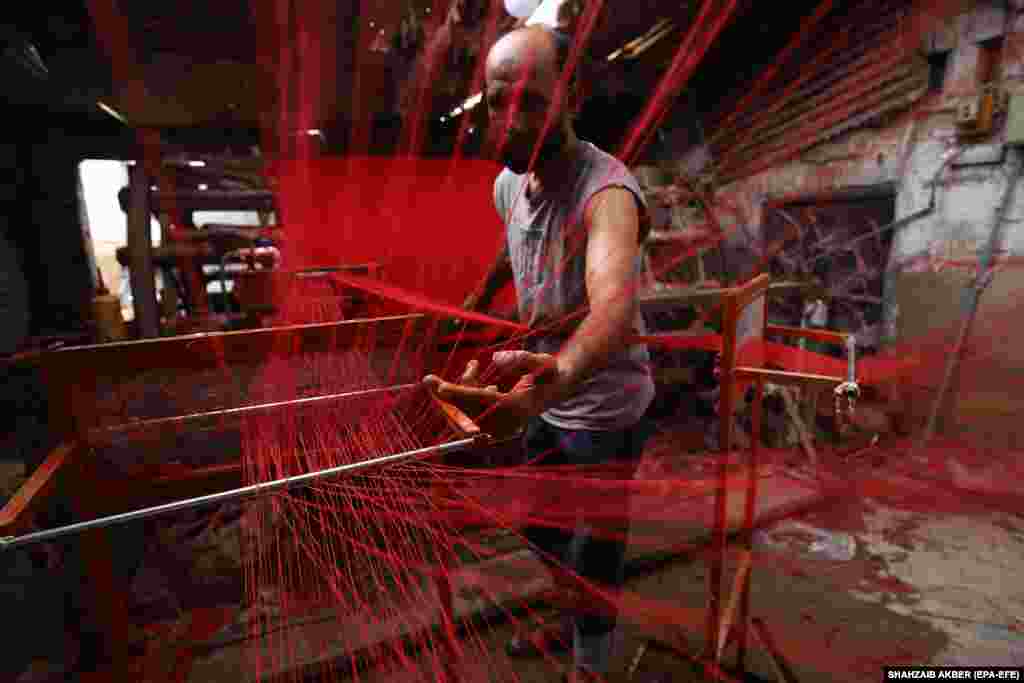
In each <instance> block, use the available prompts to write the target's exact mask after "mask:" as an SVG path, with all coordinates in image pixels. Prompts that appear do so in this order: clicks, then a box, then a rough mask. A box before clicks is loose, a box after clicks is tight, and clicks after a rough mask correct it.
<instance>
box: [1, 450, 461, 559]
mask: <svg viewBox="0 0 1024 683" xmlns="http://www.w3.org/2000/svg"><path fill="white" fill-rule="evenodd" d="M477 441H478V438H477V437H470V438H466V439H458V440H456V441H449V442H448V443H443V444H441V445H439V446H427V447H426V448H417V449H414V450H411V451H405V452H402V453H393V454H391V455H383V456H381V457H379V458H372V459H370V460H364V461H362V462H355V463H349V464H348V465H339V466H337V467H330V468H327V469H325V470H317V471H315V472H307V473H306V474H299V475H296V476H293V477H285V478H283V479H275V480H274V481H266V482H260V483H259V484H251V485H250V486H243V487H242V488H237V489H231V490H229V491H221V492H220V493H211V494H209V495H206V496H199V497H198V498H187V499H185V500H179V501H175V502H173V503H166V504H164V505H157V506H155V507H150V508H143V509H141V510H134V511H132V512H125V513H121V514H118V515H110V516H108V517H99V518H97V519H90V520H88V521H85V522H77V523H75V524H69V525H67V526H62V527H57V528H54V529H46V530H44V531H36V532H32V533H29V534H25V535H23V536H5V537H3V538H0V550H12V549H14V548H20V547H23V546H26V545H31V544H34V543H43V542H45V541H52V540H54V539H56V538H60V537H62V536H68V535H71V534H79V533H82V532H83V531H88V530H90V529H103V528H106V527H110V526H114V525H117V524H125V523H127V522H133V521H137V520H141V519H149V518H151V517H157V516H160V515H165V514H168V513H171V512H179V511H181V510H191V509H194V508H200V507H206V506H209V505H217V504H220V503H227V502H231V501H236V500H243V499H247V498H256V497H259V496H265V495H268V494H271V493H277V492H279V491H284V490H287V489H293V488H301V487H303V486H308V485H309V484H311V483H312V482H315V481H319V480H321V479H327V478H330V477H336V476H339V475H343V474H350V473H352V472H358V471H360V470H364V469H372V468H374V467H381V466H384V465H392V464H395V463H399V462H403V461H406V460H415V459H417V458H420V457H423V456H427V455H435V454H445V453H454V452H457V451H461V450H464V449H466V448H468V447H469V446H471V445H473V444H474V443H476V442H477Z"/></svg>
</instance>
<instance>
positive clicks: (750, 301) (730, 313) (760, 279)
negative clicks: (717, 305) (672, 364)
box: [719, 273, 771, 451]
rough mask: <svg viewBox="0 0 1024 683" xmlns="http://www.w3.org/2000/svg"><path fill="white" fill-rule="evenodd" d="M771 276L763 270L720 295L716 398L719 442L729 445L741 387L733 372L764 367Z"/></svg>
mask: <svg viewBox="0 0 1024 683" xmlns="http://www.w3.org/2000/svg"><path fill="white" fill-rule="evenodd" d="M770 282H771V277H770V276H769V275H768V274H767V273H762V274H761V275H758V276H757V277H755V278H753V279H752V280H750V281H749V282H747V283H745V284H743V285H740V286H739V287H732V288H730V289H729V290H728V291H727V292H726V293H725V294H723V298H722V357H721V375H720V377H719V383H720V387H721V393H720V399H719V419H720V424H719V445H720V447H721V448H722V450H726V451H727V450H730V449H731V447H732V428H733V423H734V420H733V414H734V413H735V405H736V401H737V400H738V399H739V396H740V393H739V392H740V389H741V387H740V386H739V385H738V383H737V382H736V380H735V376H734V372H735V370H736V368H737V367H739V366H746V367H764V364H765V350H764V336H765V325H766V323H767V310H766V305H767V295H768V285H769V284H770Z"/></svg>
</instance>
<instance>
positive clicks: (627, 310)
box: [542, 188, 640, 405]
mask: <svg viewBox="0 0 1024 683" xmlns="http://www.w3.org/2000/svg"><path fill="white" fill-rule="evenodd" d="M585 220H586V227H587V230H588V231H589V232H588V238H587V252H586V286H587V298H588V299H589V303H590V310H589V312H588V313H587V315H586V317H585V318H584V319H583V322H582V323H581V324H580V326H579V328H578V329H577V330H576V332H575V334H573V336H572V337H571V338H570V339H569V341H568V343H567V344H566V345H565V346H564V347H563V348H562V351H561V352H560V353H559V354H558V358H557V372H556V375H555V379H554V381H552V382H551V383H550V384H549V385H547V386H545V387H544V388H543V389H542V392H543V394H544V395H543V399H542V401H543V403H544V404H545V405H552V404H557V403H559V402H561V401H562V400H565V399H566V398H568V397H570V396H572V395H573V394H574V393H576V391H578V390H579V387H580V385H581V384H582V383H583V382H584V381H585V380H586V379H587V378H589V377H590V376H591V375H593V374H594V373H595V372H597V371H598V370H600V369H601V368H602V367H604V365H605V364H607V362H608V360H609V358H610V357H611V356H612V355H613V354H615V353H617V352H619V351H621V350H622V349H623V348H625V347H626V344H627V340H628V338H629V335H630V333H631V331H632V324H633V317H634V315H635V312H636V291H635V288H636V284H637V283H636V278H635V268H636V259H637V256H638V253H639V248H640V245H639V239H638V237H639V231H640V215H639V211H638V210H637V206H636V200H635V199H634V197H633V195H632V193H630V192H629V191H628V190H625V189H623V188H609V189H607V190H604V191H602V192H600V193H599V194H597V195H595V196H594V198H593V199H592V200H591V202H590V204H589V205H588V206H587V211H586V214H585Z"/></svg>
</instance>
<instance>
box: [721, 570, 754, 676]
mask: <svg viewBox="0 0 1024 683" xmlns="http://www.w3.org/2000/svg"><path fill="white" fill-rule="evenodd" d="M753 563H754V556H753V553H751V552H750V550H744V551H743V553H742V555H741V557H740V566H739V568H738V569H737V570H736V576H735V577H734V579H733V583H732V592H731V593H730V594H729V604H728V605H726V607H725V610H724V611H723V612H722V621H721V624H720V625H719V627H718V643H717V645H716V647H715V664H716V665H717V664H719V663H720V662H721V661H722V652H724V651H725V643H726V641H727V640H728V637H729V631H730V630H731V629H732V622H733V621H734V620H735V619H736V610H737V609H738V608H739V604H740V598H741V597H742V596H743V593H744V592H745V591H746V589H747V582H748V581H750V570H751V568H752V567H753Z"/></svg>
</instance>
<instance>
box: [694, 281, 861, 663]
mask: <svg viewBox="0 0 1024 683" xmlns="http://www.w3.org/2000/svg"><path fill="white" fill-rule="evenodd" d="M769 284H770V277H769V276H768V275H767V274H762V275H759V276H758V277H756V278H754V279H752V280H750V281H749V282H747V283H746V284H743V285H740V286H738V287H733V288H731V289H729V290H728V291H727V292H725V293H724V294H723V297H722V306H723V309H722V354H721V376H720V387H721V395H720V403H719V418H720V423H719V437H720V441H719V444H720V448H721V457H720V458H719V467H718V486H717V487H716V490H715V529H714V531H713V539H712V541H713V544H712V555H711V559H710V566H709V571H708V581H709V586H708V614H707V633H706V636H707V639H706V643H707V648H708V652H707V655H708V658H709V659H710V661H712V662H714V664H716V665H719V664H720V662H721V660H722V655H723V653H724V650H725V647H726V645H727V643H728V642H729V640H730V636H732V635H734V636H735V642H736V644H737V646H738V653H737V669H739V670H740V671H742V669H743V662H744V657H745V650H746V642H747V640H746V638H747V630H748V629H747V626H748V620H749V618H748V617H749V614H748V613H749V602H750V574H751V570H752V547H753V526H754V517H755V511H756V504H757V482H758V465H759V463H758V460H759V450H760V437H761V434H760V431H761V411H762V402H763V399H764V385H765V384H766V383H771V384H776V385H784V386H796V387H801V388H812V389H817V390H823V389H828V390H831V392H832V393H833V394H834V395H835V396H836V399H837V400H836V403H837V407H840V404H841V403H842V401H844V400H845V401H847V402H848V404H849V406H851V407H852V405H853V401H855V400H856V398H857V396H858V394H859V389H858V387H857V384H856V381H855V358H854V346H853V343H854V339H853V337H852V335H849V334H846V333H842V332H831V331H827V330H809V329H801V328H792V327H782V326H778V325H769V324H768V322H767V307H766V301H767V293H768V289H769ZM767 337H784V338H805V339H813V340H816V341H821V342H826V343H831V344H837V345H842V346H845V347H846V349H847V353H848V354H849V365H848V367H849V371H848V374H847V376H846V377H833V376H827V375H816V374H808V373H800V372H789V371H786V370H780V369H771V368H768V367H766V365H767V362H766V361H767V357H766V348H765V343H764V342H765V340H766V338H767ZM751 385H752V386H753V387H754V401H753V406H752V429H751V432H752V433H751V446H750V449H749V452H748V457H747V461H746V463H745V465H746V470H747V487H746V490H745V491H744V497H745V500H744V506H743V521H742V527H741V529H740V540H741V547H742V550H741V554H740V564H739V569H738V571H737V573H736V576H735V579H734V581H733V586H732V591H731V593H730V594H729V597H728V604H726V605H724V606H723V604H722V600H721V598H722V594H721V593H722V569H723V565H724V559H725V540H726V535H727V533H728V532H729V528H728V527H729V526H730V524H729V522H730V519H729V515H728V512H729V506H728V505H727V503H728V500H727V496H728V492H727V491H726V488H725V486H726V477H727V473H728V470H729V455H730V452H731V450H732V444H733V436H734V433H733V430H734V428H735V413H736V405H737V403H738V401H739V400H741V397H742V396H744V394H745V392H746V390H747V388H748V387H750V386H751ZM758 629H759V630H758V633H759V639H760V640H761V642H762V643H763V644H764V645H765V646H766V648H767V649H771V647H770V642H769V641H770V638H767V637H766V635H765V633H766V632H764V626H763V625H759V627H758ZM734 630H735V633H733V631H734ZM769 654H770V655H771V656H772V657H773V658H775V657H776V655H777V653H771V652H770V653H769ZM782 668H783V669H785V666H784V665H783V666H782Z"/></svg>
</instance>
